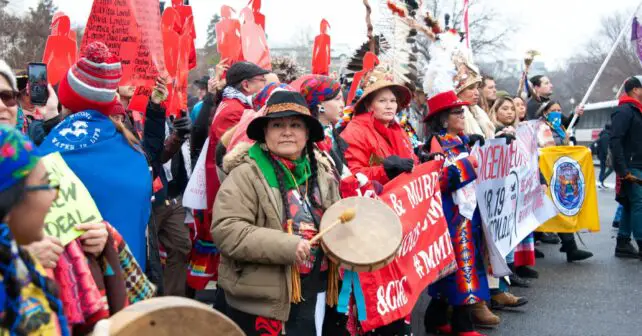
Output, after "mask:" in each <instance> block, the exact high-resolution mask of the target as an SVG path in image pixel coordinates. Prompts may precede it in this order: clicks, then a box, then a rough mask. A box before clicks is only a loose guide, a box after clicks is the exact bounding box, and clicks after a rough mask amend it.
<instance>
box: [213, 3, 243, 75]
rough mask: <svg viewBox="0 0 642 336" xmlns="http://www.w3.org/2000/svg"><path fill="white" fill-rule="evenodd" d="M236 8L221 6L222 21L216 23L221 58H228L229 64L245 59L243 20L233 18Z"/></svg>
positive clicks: (217, 45)
mask: <svg viewBox="0 0 642 336" xmlns="http://www.w3.org/2000/svg"><path fill="white" fill-rule="evenodd" d="M232 13H234V9H232V7H230V6H222V7H221V21H220V22H219V23H217V24H216V47H217V48H218V53H219V54H221V59H227V60H228V64H234V63H236V62H240V61H242V60H243V49H242V47H241V22H239V20H237V19H234V18H232Z"/></svg>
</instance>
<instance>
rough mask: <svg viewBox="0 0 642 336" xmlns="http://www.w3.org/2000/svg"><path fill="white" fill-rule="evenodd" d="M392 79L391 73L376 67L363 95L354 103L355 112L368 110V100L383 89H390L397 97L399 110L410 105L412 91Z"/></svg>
mask: <svg viewBox="0 0 642 336" xmlns="http://www.w3.org/2000/svg"><path fill="white" fill-rule="evenodd" d="M392 80H393V79H392V76H391V75H389V74H387V73H385V72H383V71H381V70H380V69H375V70H374V71H373V72H372V74H371V75H370V78H369V79H368V83H367V84H366V88H365V90H364V91H363V95H362V96H361V98H359V100H358V101H357V103H356V104H354V113H355V114H360V113H363V112H367V111H366V110H367V107H366V102H368V101H369V100H370V99H372V98H373V97H374V96H375V95H376V94H377V92H379V91H381V90H383V89H390V90H391V91H392V93H393V94H394V95H395V97H397V110H398V111H399V110H401V109H404V108H406V107H408V105H409V104H410V100H411V99H412V93H411V92H410V90H408V88H407V87H405V86H403V85H399V84H395V83H393V81H392Z"/></svg>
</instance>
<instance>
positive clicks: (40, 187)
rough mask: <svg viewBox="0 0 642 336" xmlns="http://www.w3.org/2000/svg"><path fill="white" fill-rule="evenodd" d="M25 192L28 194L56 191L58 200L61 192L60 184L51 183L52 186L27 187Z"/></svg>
mask: <svg viewBox="0 0 642 336" xmlns="http://www.w3.org/2000/svg"><path fill="white" fill-rule="evenodd" d="M25 190H26V191H27V192H30V191H40V190H55V191H56V198H58V193H59V192H60V184H57V183H50V184H41V185H32V186H26V187H25Z"/></svg>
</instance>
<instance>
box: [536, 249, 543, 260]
mask: <svg viewBox="0 0 642 336" xmlns="http://www.w3.org/2000/svg"><path fill="white" fill-rule="evenodd" d="M543 258H544V252H542V251H540V250H538V249H535V259H543Z"/></svg>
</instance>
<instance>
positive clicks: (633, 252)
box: [615, 237, 640, 259]
mask: <svg viewBox="0 0 642 336" xmlns="http://www.w3.org/2000/svg"><path fill="white" fill-rule="evenodd" d="M638 244H639V243H638ZM639 253H640V252H639V251H638V250H637V249H636V248H635V247H634V246H633V244H631V238H627V237H617V243H616V245H615V256H616V257H618V258H632V259H635V258H639V257H640V254H639Z"/></svg>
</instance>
